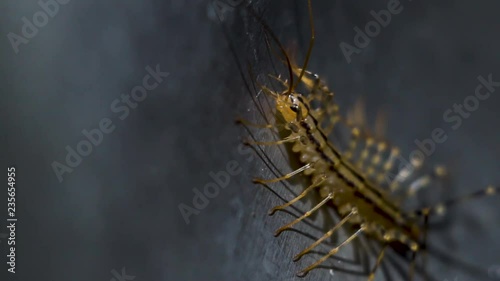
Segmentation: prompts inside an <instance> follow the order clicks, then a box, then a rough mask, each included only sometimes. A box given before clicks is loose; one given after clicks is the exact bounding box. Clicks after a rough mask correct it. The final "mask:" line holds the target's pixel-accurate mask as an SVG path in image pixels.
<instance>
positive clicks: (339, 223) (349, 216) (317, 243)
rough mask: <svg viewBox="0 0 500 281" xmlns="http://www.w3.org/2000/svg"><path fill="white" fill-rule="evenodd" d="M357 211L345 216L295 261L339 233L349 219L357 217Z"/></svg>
mask: <svg viewBox="0 0 500 281" xmlns="http://www.w3.org/2000/svg"><path fill="white" fill-rule="evenodd" d="M357 212H358V211H357V210H356V209H353V210H351V212H350V213H349V214H348V215H347V216H345V217H344V218H343V219H342V220H341V221H339V222H338V223H337V224H336V225H335V226H334V227H333V228H332V229H330V230H329V231H328V232H327V233H325V235H323V236H322V237H321V238H319V239H318V240H317V241H315V242H314V243H312V244H311V245H310V246H309V247H307V248H306V249H304V250H303V251H302V252H300V253H299V254H297V255H296V256H295V257H294V258H293V261H298V260H300V258H302V256H304V255H306V254H307V253H309V252H310V251H311V250H312V249H314V248H316V246H318V245H319V244H320V243H321V242H323V241H325V239H327V238H328V237H330V236H332V235H333V233H334V232H335V231H337V230H338V229H339V228H340V227H342V226H343V225H344V224H345V223H346V222H348V221H349V219H351V218H352V216H354V215H356V214H357Z"/></svg>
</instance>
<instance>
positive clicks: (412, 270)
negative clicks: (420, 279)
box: [408, 251, 417, 281]
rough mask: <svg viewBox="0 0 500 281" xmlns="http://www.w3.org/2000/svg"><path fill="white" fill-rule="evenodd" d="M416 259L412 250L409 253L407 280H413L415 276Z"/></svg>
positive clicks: (415, 254) (415, 253)
mask: <svg viewBox="0 0 500 281" xmlns="http://www.w3.org/2000/svg"><path fill="white" fill-rule="evenodd" d="M416 261H417V252H416V251H414V252H412V254H411V262H410V269H409V273H408V281H413V278H414V277H415V263H416Z"/></svg>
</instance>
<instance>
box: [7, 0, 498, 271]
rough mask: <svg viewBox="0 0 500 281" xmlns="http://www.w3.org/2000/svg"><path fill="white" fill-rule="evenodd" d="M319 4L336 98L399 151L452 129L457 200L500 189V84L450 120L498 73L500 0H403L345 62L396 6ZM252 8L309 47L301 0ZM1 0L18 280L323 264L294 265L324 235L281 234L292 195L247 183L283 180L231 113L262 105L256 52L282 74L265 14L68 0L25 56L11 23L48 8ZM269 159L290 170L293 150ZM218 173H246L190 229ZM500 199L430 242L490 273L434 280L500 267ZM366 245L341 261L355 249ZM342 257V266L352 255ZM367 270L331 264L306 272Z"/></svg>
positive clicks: (461, 217) (442, 154) (323, 60)
mask: <svg viewBox="0 0 500 281" xmlns="http://www.w3.org/2000/svg"><path fill="white" fill-rule="evenodd" d="M61 2H62V1H61ZM313 2H314V3H313V4H314V15H315V23H316V27H317V38H316V47H315V49H314V52H313V57H312V59H311V64H310V69H311V70H313V71H315V72H316V73H319V74H321V75H322V77H324V79H325V80H326V81H327V82H328V84H329V85H330V87H331V88H332V89H333V90H334V91H335V92H336V94H337V100H338V101H339V103H340V104H341V106H343V107H345V106H348V105H351V104H352V103H353V102H354V101H355V100H356V99H357V98H358V97H360V96H363V97H365V98H366V100H367V104H368V105H369V106H368V108H369V115H370V116H373V114H374V112H375V110H376V109H378V108H384V109H385V110H386V112H387V113H388V116H389V133H388V136H389V137H390V138H391V140H393V142H394V143H396V144H397V145H399V146H401V148H402V149H403V151H404V153H403V155H408V153H410V151H412V150H414V149H415V148H416V146H415V144H414V140H415V139H419V140H422V139H424V138H428V137H429V136H431V132H432V131H433V129H435V128H436V127H441V128H443V129H444V130H445V131H446V133H447V135H448V140H447V141H446V142H445V143H443V144H439V145H438V146H437V147H436V152H435V153H434V154H432V156H431V157H429V159H428V160H429V163H430V164H436V163H443V164H445V165H447V166H448V167H449V170H450V173H451V182H452V183H451V185H450V191H449V192H447V193H449V194H447V195H450V196H452V195H456V194H461V193H465V192H470V191H474V190H477V189H480V188H483V187H485V186H486V185H487V184H490V183H493V184H500V174H499V173H498V171H499V170H500V164H499V162H498V161H497V159H498V158H499V157H500V149H499V145H498V143H499V141H500V135H499V134H498V130H497V128H498V126H497V122H498V120H499V115H498V106H500V97H498V92H494V93H492V94H491V96H490V97H489V98H488V99H487V100H486V101H482V102H481V103H480V105H479V108H478V109H477V110H476V111H474V112H472V113H471V115H470V117H468V118H467V119H463V123H462V124H461V126H460V127H459V128H457V129H456V130H453V129H452V128H451V125H453V124H454V123H447V122H446V121H445V120H444V119H443V113H444V112H445V111H446V110H447V109H449V108H452V107H453V104H454V103H462V102H463V100H464V98H465V97H467V96H469V95H472V94H474V90H475V88H476V86H477V85H478V83H479V82H478V79H477V78H478V76H480V75H482V76H483V77H487V76H488V74H490V73H491V74H492V76H493V80H500V57H499V55H498V50H500V40H499V39H498V32H497V31H498V28H499V27H500V20H499V19H498V17H497V14H496V12H497V11H498V8H500V4H499V3H498V1H493V0H488V1H481V3H475V2H474V3H473V2H471V1H439V3H434V2H432V1H413V2H410V1H401V4H400V5H402V6H401V7H402V8H403V9H402V11H401V12H400V13H399V14H396V15H393V17H392V19H391V23H390V24H389V25H388V26H387V27H385V28H382V29H381V31H380V34H378V35H377V36H375V37H374V38H373V39H372V40H371V42H370V43H369V45H368V46H367V47H366V48H363V49H362V50H361V52H360V53H359V54H354V55H352V57H351V59H352V60H351V62H350V63H348V62H347V60H346V58H345V57H344V55H343V54H342V51H341V49H340V48H339V44H340V43H341V42H346V43H349V44H353V38H354V36H355V31H354V29H353V28H354V27H356V26H357V27H360V28H364V26H365V25H366V23H368V22H370V21H371V20H373V16H372V15H371V14H370V11H371V10H375V11H379V10H381V9H385V8H387V5H388V4H387V2H386V1H317V0H314V1H313ZM253 5H254V6H255V7H257V8H259V9H260V11H263V10H264V8H265V10H266V12H265V13H264V16H263V17H264V19H265V21H266V22H268V23H269V25H270V26H271V28H272V29H273V31H274V32H275V33H276V34H277V35H278V37H279V38H280V40H282V41H283V43H284V44H286V45H287V46H289V45H291V44H293V41H296V45H297V46H298V47H297V49H298V51H297V52H298V54H299V57H302V56H303V54H304V50H305V49H306V46H307V40H308V34H309V30H308V25H307V17H306V15H307V10H306V5H305V1H298V0H297V1H284V0H283V1H272V3H271V4H268V3H267V1H253ZM0 10H1V11H2V12H3V16H2V17H1V23H2V24H1V25H0V29H1V31H2V34H3V36H4V37H3V39H2V40H3V41H2V42H3V43H2V45H1V50H2V65H1V67H0V69H1V73H2V74H3V75H1V76H0V80H1V82H2V83H1V85H3V87H2V94H3V96H4V98H3V102H2V103H1V104H2V111H1V112H2V113H3V120H4V122H2V131H3V132H4V133H3V136H4V137H3V138H2V141H3V142H4V143H5V144H4V147H5V149H4V151H5V152H4V153H2V158H1V159H2V163H4V165H3V167H6V166H7V165H11V164H14V165H16V167H17V170H18V174H17V181H18V182H17V193H16V197H17V207H18V210H17V215H18V218H19V222H18V227H17V241H18V246H17V255H18V257H17V273H16V274H15V275H9V276H8V277H9V278H11V279H7V280H34V279H36V280H48V281H59V280H72V281H77V280H103V281H107V280H113V278H115V280H120V278H118V277H117V276H118V275H120V274H123V272H125V273H126V274H127V275H129V277H128V278H129V279H123V278H122V279H123V280H132V277H131V276H135V277H134V278H133V280H155V281H158V280H297V278H296V277H295V273H296V272H297V271H298V270H300V269H301V268H303V267H304V266H305V265H307V264H308V263H309V262H311V259H304V261H301V262H299V263H296V264H294V263H292V262H291V258H292V257H293V255H294V254H296V253H297V252H298V251H299V250H300V249H303V248H304V247H306V246H307V245H308V244H310V243H311V238H308V237H307V236H305V235H301V234H298V233H294V232H286V233H284V234H282V236H280V237H279V238H274V237H273V236H272V234H273V232H274V230H276V229H277V228H278V227H279V226H280V225H282V224H284V223H285V222H287V221H289V220H290V218H291V216H289V215H286V214H278V215H276V216H274V217H268V216H267V211H268V210H269V209H270V208H272V207H273V206H275V205H277V204H280V203H281V202H282V201H281V200H280V199H279V198H278V197H277V196H276V195H274V194H273V193H272V192H271V191H269V190H267V189H265V188H263V187H260V186H255V185H253V184H252V183H251V178H252V177H253V176H255V175H261V176H263V177H266V176H271V174H270V173H269V172H268V171H267V168H266V166H265V165H263V164H262V162H261V161H260V159H258V158H256V157H252V155H253V154H251V153H248V151H246V150H245V151H238V145H239V144H240V142H241V137H242V136H246V132H245V131H244V130H243V129H242V128H239V127H237V126H235V125H234V121H233V120H234V118H235V117H236V116H246V117H247V118H251V119H253V118H254V117H255V116H257V113H256V111H255V106H254V104H253V103H252V102H251V100H250V98H249V95H248V93H247V88H246V87H245V84H244V80H243V79H242V77H241V75H240V73H239V72H240V71H243V72H244V73H247V68H246V67H247V65H248V64H247V62H249V63H250V65H252V66H253V67H254V69H255V71H256V72H259V70H262V69H269V68H270V65H269V57H266V56H265V55H264V54H265V53H264V52H263V46H264V45H263V41H262V33H261V31H260V26H259V24H258V23H257V22H256V21H255V19H253V18H252V17H249V16H248V13H247V12H245V10H244V9H234V10H232V11H226V12H225V13H224V15H225V20H224V22H223V23H222V24H221V23H220V21H219V19H218V18H217V15H216V14H215V13H214V11H213V8H212V6H211V5H210V2H208V1H180V0H170V1H75V0H73V1H69V2H68V3H67V4H64V5H62V4H61V5H59V9H58V10H57V12H54V13H53V17H50V18H48V23H47V24H44V25H41V27H40V28H38V31H36V32H32V33H31V35H30V37H31V38H26V40H24V42H26V41H27V42H26V43H22V44H20V45H19V46H18V52H17V54H16V52H15V50H14V48H13V47H12V45H11V43H10V42H9V37H7V34H9V33H10V32H13V33H16V34H17V35H22V34H23V30H22V27H23V21H22V18H23V17H26V18H27V19H28V20H32V19H33V15H34V14H35V13H36V12H37V11H40V10H42V8H41V7H40V6H39V4H38V3H37V2H36V1H22V2H20V1H14V0H6V1H2V3H1V4H0ZM230 46H232V48H233V52H232V51H231V48H230ZM254 49H256V51H255V52H254ZM235 54H236V55H235ZM235 57H236V59H235ZM236 60H237V61H239V62H240V63H241V64H242V67H241V69H238V67H237V64H236ZM157 65H159V68H160V69H161V71H163V72H168V73H169V74H168V77H163V78H161V77H160V78H159V80H158V81H159V83H158V85H156V86H155V87H153V88H152V89H151V90H149V91H148V92H147V97H145V99H144V100H143V101H141V102H139V103H137V104H136V105H129V104H127V101H126V100H124V99H123V100H122V95H127V94H128V95H129V94H130V93H131V91H132V89H134V88H135V87H136V86H140V85H143V79H144V77H146V75H148V71H147V70H146V67H147V66H150V67H151V68H155V67H156V66H157ZM165 76H166V75H165ZM160 80H161V81H160ZM245 81H247V82H250V81H251V80H250V79H249V77H248V75H245ZM151 83H153V82H151ZM118 107H121V109H120V108H118ZM123 107H126V108H128V109H124V108H123ZM127 111H128V112H129V113H128V114H126V112H127ZM106 118H107V119H106ZM108 119H109V120H110V121H106V120H108ZM102 120H105V121H102ZM101 122H104V123H106V122H108V125H109V122H111V124H112V126H114V127H113V128H114V129H113V131H112V132H109V133H103V138H102V141H100V142H99V143H98V144H97V145H93V147H92V151H91V152H90V153H89V155H88V156H85V157H82V160H81V161H80V162H81V163H77V164H75V165H74V166H75V167H73V168H71V167H70V168H71V172H68V173H65V174H63V175H62V182H61V181H60V180H59V179H58V177H57V176H56V174H55V173H54V170H53V167H52V164H53V163H54V161H57V162H59V163H62V164H65V162H66V159H65V158H66V156H67V153H68V152H67V150H66V146H70V147H71V148H73V149H76V147H77V145H78V143H80V142H81V141H82V140H85V139H86V137H85V135H84V134H83V133H82V130H87V131H91V130H92V129H95V128H98V127H99V126H100V123H101ZM104 127H108V126H104ZM405 153H406V154H405ZM268 154H269V155H270V157H272V159H274V161H275V162H276V164H277V166H279V167H281V168H283V169H285V170H286V169H287V168H288V169H289V168H290V167H289V165H288V164H286V162H284V161H283V160H282V159H283V158H282V155H281V154H280V151H277V150H270V151H269V153H268ZM75 161H76V160H75ZM232 161H235V162H232ZM77 162H78V161H77ZM235 163H236V164H235ZM235 165H237V166H235ZM220 171H226V172H228V173H229V172H231V171H232V172H233V174H234V175H232V176H230V177H229V183H228V184H227V186H226V187H225V188H224V189H222V190H221V191H220V193H219V194H218V195H217V196H216V197H215V198H213V199H210V201H209V204H208V206H207V207H205V208H204V209H203V210H201V211H200V213H199V214H198V215H193V216H191V217H190V223H189V224H186V223H185V221H184V219H183V217H182V216H181V214H180V212H179V209H178V205H179V204H180V203H184V204H189V205H190V206H192V205H193V204H192V199H193V196H194V193H193V189H194V188H197V189H199V190H201V189H203V187H204V186H205V185H207V184H208V183H210V182H214V179H213V178H212V177H211V176H210V172H213V173H218V172H220ZM275 187H276V189H275V190H276V192H277V193H278V194H279V195H281V196H283V197H285V198H290V196H291V195H290V193H289V192H287V190H286V189H284V188H280V187H282V186H280V185H276V186H275ZM296 191H297V189H296ZM0 194H1V195H0V196H2V197H1V198H4V197H3V196H5V195H6V192H1V193H0ZM2 202H6V200H3V199H2ZM498 202H499V199H498V197H495V198H488V199H484V200H480V201H477V202H471V203H468V204H466V205H463V206H462V208H459V209H458V210H456V212H453V215H452V218H453V223H452V224H450V225H447V226H446V227H444V228H443V229H442V230H440V231H437V233H436V235H435V237H432V238H433V241H435V244H437V246H442V247H443V249H445V250H446V251H447V252H448V254H449V255H451V256H454V257H460V258H462V259H464V260H466V261H468V262H471V263H473V264H476V265H477V266H480V267H481V268H483V269H482V271H480V273H482V275H479V273H477V274H476V273H474V274H473V275H472V276H471V274H470V273H469V275H467V273H466V272H463V271H461V270H460V269H461V268H464V266H463V265H451V266H450V267H449V268H448V267H445V266H443V265H441V264H439V265H438V264H434V265H433V266H432V268H433V270H434V271H433V272H435V274H436V275H435V276H436V279H437V280H446V279H447V280H457V281H458V280H460V281H461V280H487V274H488V272H487V270H488V268H492V269H495V268H496V267H495V266H500V259H499V256H500V255H499V252H500V243H498V237H500V228H499V224H498V212H499V206H500V205H499V204H498ZM2 204H5V203H2ZM306 204H307V205H310V204H311V202H310V201H308V202H307V203H306ZM2 208H3V207H2ZM3 213H4V212H3ZM326 218H327V216H318V217H316V218H315V220H313V221H312V222H311V225H312V226H307V225H302V226H300V227H298V228H299V229H301V230H304V231H306V232H308V233H310V234H311V235H313V236H316V237H318V236H320V233H321V232H320V231H319V230H314V226H315V225H321V224H322V222H324V220H326ZM2 221H3V222H5V219H4V218H3V217H2ZM1 225H3V223H2V224H1ZM2 229H3V230H0V233H2V232H3V233H5V232H6V230H5V229H4V228H3V227H2ZM5 242H6V241H5V240H3V239H2V242H1V244H0V248H1V249H2V250H1V252H2V258H1V259H0V260H1V261H5V259H6V257H5V255H6V254H4V253H6V244H5ZM362 247H365V246H363V245H360V246H358V247H357V248H358V249H359V248H362ZM355 248H356V247H354V249H346V250H345V251H344V252H342V253H341V254H340V256H343V257H346V258H349V257H350V256H351V255H352V254H353V253H354V252H355V251H356V250H355ZM321 250H322V251H323V252H324V251H327V250H328V246H327V245H324V246H323V247H322V248H321ZM362 259H363V258H362ZM2 263H3V264H4V266H5V262H2ZM329 264H330V267H331V266H334V267H340V268H345V267H346V266H347V264H348V262H347V261H344V262H337V261H335V260H333V259H332V260H331V261H329ZM4 266H3V267H2V270H1V273H0V274H1V275H0V276H3V275H4V274H6V269H5V270H4ZM395 267H398V266H392V267H391V266H388V267H387V270H388V271H393V270H394V268H395ZM349 268H350V266H349ZM122 269H123V270H125V271H122ZM354 270H355V271H356V270H357V271H359V270H361V271H362V270H363V267H362V266H354ZM401 270H403V271H405V270H406V269H405V268H402V269H401ZM332 272H333V276H331V274H332ZM474 275H475V276H474ZM379 277H380V280H384V279H383V278H382V277H383V276H379ZM2 278H3V277H2ZM365 279H366V278H365V277H363V276H361V277H358V276H357V275H355V274H351V273H345V272H344V273H342V271H337V270H335V271H333V270H332V271H330V270H328V269H323V270H317V271H314V272H311V274H310V277H309V280H365ZM2 280H4V279H2ZM395 280H398V279H395ZM491 280H495V279H491Z"/></svg>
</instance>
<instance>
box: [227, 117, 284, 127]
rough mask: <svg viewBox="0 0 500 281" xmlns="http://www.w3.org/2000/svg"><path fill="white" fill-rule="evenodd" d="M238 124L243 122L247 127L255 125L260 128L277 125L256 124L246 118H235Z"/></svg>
mask: <svg viewBox="0 0 500 281" xmlns="http://www.w3.org/2000/svg"><path fill="white" fill-rule="evenodd" d="M235 121H236V123H237V124H241V125H243V126H247V127H253V128H260V129H271V128H274V127H276V126H275V125H272V124H255V123H252V122H250V121H247V120H245V119H241V118H238V119H236V120H235Z"/></svg>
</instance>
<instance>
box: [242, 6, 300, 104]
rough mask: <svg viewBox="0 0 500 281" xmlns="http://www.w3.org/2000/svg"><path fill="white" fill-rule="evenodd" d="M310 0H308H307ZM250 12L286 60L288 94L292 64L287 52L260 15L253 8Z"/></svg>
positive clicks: (291, 78) (290, 89)
mask: <svg viewBox="0 0 500 281" xmlns="http://www.w3.org/2000/svg"><path fill="white" fill-rule="evenodd" d="M309 1H310V0H309ZM249 10H250V13H252V15H253V16H254V17H255V18H256V19H257V20H258V21H259V23H260V24H261V25H262V26H263V27H264V29H266V31H267V32H268V33H269V35H271V38H273V40H274V42H275V43H276V44H277V45H278V47H279V48H280V51H281V52H282V53H283V55H284V56H285V59H286V62H287V67H288V73H289V76H290V86H289V87H288V91H287V95H290V94H291V93H292V86H293V71H292V65H291V63H290V58H289V57H288V54H287V53H286V51H285V48H284V47H283V46H282V45H281V43H280V41H279V40H278V38H277V37H276V35H275V34H274V33H273V32H272V31H271V28H270V27H269V26H268V25H267V24H266V23H265V22H264V21H263V20H262V18H261V17H259V16H258V15H257V14H256V13H255V11H254V10H253V9H249Z"/></svg>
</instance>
